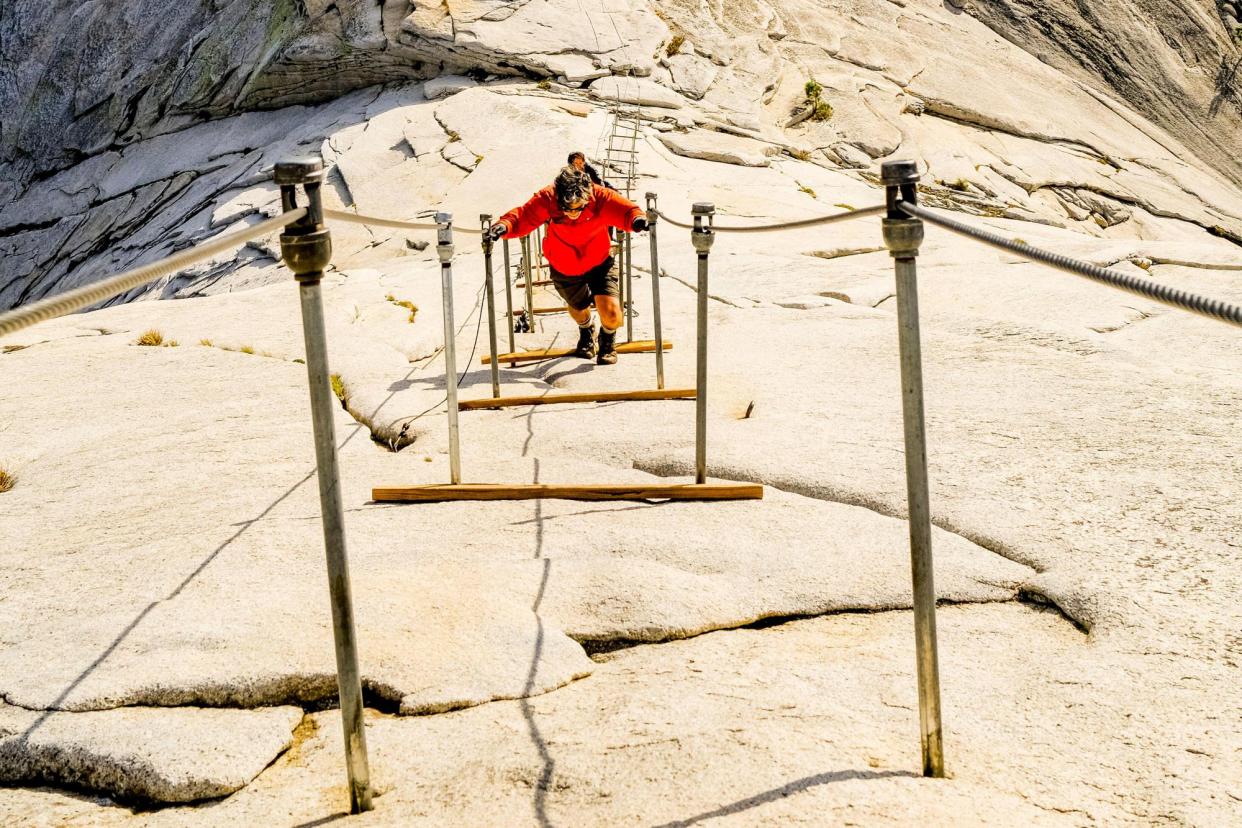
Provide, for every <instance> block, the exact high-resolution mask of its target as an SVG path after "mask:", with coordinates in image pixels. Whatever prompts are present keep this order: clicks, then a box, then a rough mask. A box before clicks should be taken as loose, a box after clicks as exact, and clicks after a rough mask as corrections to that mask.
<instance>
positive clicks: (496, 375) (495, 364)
mask: <svg viewBox="0 0 1242 828" xmlns="http://www.w3.org/2000/svg"><path fill="white" fill-rule="evenodd" d="M479 226H480V228H481V229H482V230H483V270H484V273H485V275H486V278H487V285H486V290H487V338H488V342H489V343H490V344H491V347H492V399H496V398H498V397H499V396H500V361H499V360H498V359H496V357H497V356H499V353H498V352H497V350H496V349H497V345H496V293H495V287H494V286H493V285H492V246H493V242H492V237H491V236H490V235H489V231H490V230H491V229H492V217H491V216H489V215H487V214H483V215H481V216H479Z"/></svg>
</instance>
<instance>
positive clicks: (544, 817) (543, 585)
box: [520, 460, 556, 828]
mask: <svg viewBox="0 0 1242 828" xmlns="http://www.w3.org/2000/svg"><path fill="white" fill-rule="evenodd" d="M534 482H535V483H538V482H539V461H538V460H535V478H534ZM540 559H542V560H543V577H542V578H541V579H540V581H539V591H538V592H537V593H535V601H534V603H533V604H531V612H533V613H534V614H535V623H536V624H538V625H539V626H538V631H537V632H536V634H535V652H534V654H533V655H532V656H531V661H530V671H529V672H527V674H526V686H525V687H524V688H522V698H521V700H520V704H521V707H522V716H523V718H525V719H526V726H527V728H528V729H529V730H530V739H531V742H533V743H534V745H535V749H536V750H537V751H539V758H540V759H541V760H542V761H543V770H542V771H541V772H540V774H539V781H538V782H537V783H536V785H535V802H534V806H535V818H536V819H537V820H538V821H539V824H540V825H541V826H545V828H546V826H550V825H551V824H552V823H551V822H549V821H548V811H547V807H548V806H547V799H548V787H549V786H550V785H551V784H552V774H553V772H554V770H555V769H556V760H555V759H553V758H552V754H551V753H550V752H549V751H548V743H547V742H546V741H544V738H543V734H542V733H541V732H540V730H539V724H538V723H537V722H536V721H535V712H534V710H532V709H531V705H530V695H531V693H532V692H534V689H535V676H536V674H537V673H538V671H539V658H540V657H541V656H542V655H543V618H541V617H540V615H539V605H540V604H542V603H543V595H544V592H546V591H547V588H548V577H549V576H550V575H551V574H552V559H551V558H544V557H543V501H542V500H539V499H536V500H535V560H540Z"/></svg>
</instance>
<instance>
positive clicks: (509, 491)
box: [371, 483, 763, 503]
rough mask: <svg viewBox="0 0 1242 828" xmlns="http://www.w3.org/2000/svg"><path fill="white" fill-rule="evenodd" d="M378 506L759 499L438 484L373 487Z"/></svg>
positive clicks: (745, 487) (680, 490)
mask: <svg viewBox="0 0 1242 828" xmlns="http://www.w3.org/2000/svg"><path fill="white" fill-rule="evenodd" d="M371 499H372V500H374V501H375V502H377V503H439V502H443V501H447V500H550V499H554V500H762V499H763V486H759V485H756V484H753V483H673V484H659V483H654V484H616V485H583V486H557V485H549V484H546V483H520V484H503V483H458V484H451V483H440V484H433V485H429V486H393V487H387V488H374V489H372V490H371Z"/></svg>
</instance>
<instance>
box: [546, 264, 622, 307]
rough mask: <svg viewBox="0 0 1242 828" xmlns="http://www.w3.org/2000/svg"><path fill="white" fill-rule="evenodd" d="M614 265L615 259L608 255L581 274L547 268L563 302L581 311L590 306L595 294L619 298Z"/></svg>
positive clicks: (617, 278) (617, 280) (619, 284)
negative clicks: (572, 274) (569, 273)
mask: <svg viewBox="0 0 1242 828" xmlns="http://www.w3.org/2000/svg"><path fill="white" fill-rule="evenodd" d="M615 265H616V261H615V260H614V259H613V258H612V256H609V257H608V258H607V259H605V260H604V261H603V263H602V264H600V265H598V266H596V267H593V268H591V269H590V270H588V271H587V272H586V273H583V274H582V275H581V276H566V275H565V274H564V273H559V272H557V270H556V268H553V267H549V268H548V269H549V270H550V271H552V285H553V286H554V287H555V288H556V292H557V293H559V294H560V295H561V298H562V299H564V300H565V304H566V305H569V306H570V307H571V308H573V309H574V310H576V311H581V310H586V309H587V308H589V307H591V302H592V301H593V300H594V298H595V297H596V296H611V297H612V298H613V299H620V298H621V280H620V278H619V277H618V275H617V271H616V267H615Z"/></svg>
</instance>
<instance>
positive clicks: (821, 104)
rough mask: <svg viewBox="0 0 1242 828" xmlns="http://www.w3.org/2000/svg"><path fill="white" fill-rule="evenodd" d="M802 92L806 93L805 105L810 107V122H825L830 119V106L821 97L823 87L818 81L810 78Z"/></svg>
mask: <svg viewBox="0 0 1242 828" xmlns="http://www.w3.org/2000/svg"><path fill="white" fill-rule="evenodd" d="M802 90H803V91H804V92H805V93H806V103H807V105H809V106H810V107H811V120H812V121H827V120H828V119H829V118H831V117H832V104H830V103H828V102H827V101H825V100H824V99H823V98H822V97H821V96H822V95H823V94H824V87H823V85H822V84H821V83H820V82H819V81H817V80H815V78H811V79H810V80H808V81H807V82H806V86H804V87H802Z"/></svg>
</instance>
